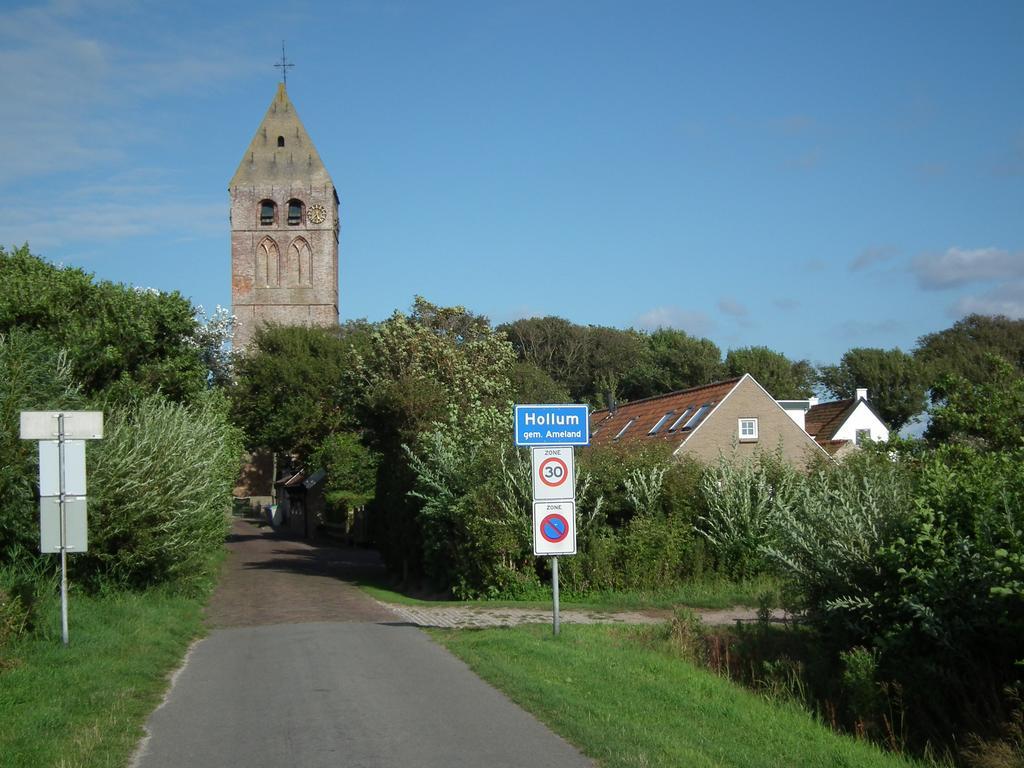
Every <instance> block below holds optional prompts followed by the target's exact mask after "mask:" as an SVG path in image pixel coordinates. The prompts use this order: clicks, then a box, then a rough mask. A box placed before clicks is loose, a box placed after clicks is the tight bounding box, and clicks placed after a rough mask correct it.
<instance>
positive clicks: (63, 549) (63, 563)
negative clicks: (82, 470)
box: [57, 413, 68, 645]
mask: <svg viewBox="0 0 1024 768" xmlns="http://www.w3.org/2000/svg"><path fill="white" fill-rule="evenodd" d="M57 445H58V446H59V451H60V469H59V470H58V472H59V474H60V496H59V498H60V636H61V639H62V640H63V641H64V645H67V644H68V505H67V499H66V498H65V495H64V490H65V488H66V484H65V483H66V481H65V478H64V467H65V464H66V462H65V458H64V414H63V413H61V414H59V415H58V416H57Z"/></svg>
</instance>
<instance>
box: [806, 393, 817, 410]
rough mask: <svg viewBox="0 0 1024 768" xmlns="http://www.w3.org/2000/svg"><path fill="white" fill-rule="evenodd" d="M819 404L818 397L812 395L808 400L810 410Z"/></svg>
mask: <svg viewBox="0 0 1024 768" xmlns="http://www.w3.org/2000/svg"><path fill="white" fill-rule="evenodd" d="M817 404H818V396H817V395H812V396H811V397H809V398H807V407H808V408H813V407H814V406H816V405H817Z"/></svg>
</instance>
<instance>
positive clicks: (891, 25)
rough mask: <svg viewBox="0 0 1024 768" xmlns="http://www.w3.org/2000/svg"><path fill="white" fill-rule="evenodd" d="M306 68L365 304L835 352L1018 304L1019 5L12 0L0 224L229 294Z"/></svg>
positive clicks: (345, 305)
mask: <svg viewBox="0 0 1024 768" xmlns="http://www.w3.org/2000/svg"><path fill="white" fill-rule="evenodd" d="M282 39H283V40H285V41H286V45H287V48H288V57H289V59H291V60H292V61H294V63H295V67H294V69H292V70H291V72H290V74H289V80H288V90H289V94H290V96H291V98H292V100H293V101H294V103H295V105H296V107H297V109H298V112H299V115H300V116H301V118H302V120H303V122H304V124H305V126H306V128H307V130H308V131H309V134H310V136H311V137H312V139H313V141H314V143H315V144H316V145H317V148H318V150H319V152H320V156H321V157H322V159H323V161H324V163H325V164H326V165H327V167H328V170H329V171H330V173H331V175H332V177H333V179H334V182H335V185H336V186H337V188H338V192H339V195H340V197H341V221H342V231H341V266H340V275H341V276H340V283H341V284H340V296H341V307H340V310H341V316H342V318H343V319H348V318H355V317H367V318H369V319H371V320H377V319H381V318H383V317H386V316H387V315H389V314H390V313H391V312H392V311H394V310H395V309H396V308H397V309H407V308H408V307H409V306H410V305H411V303H412V299H413V296H414V295H416V294H420V295H423V296H425V297H426V298H428V299H429V300H431V301H434V302H436V303H441V304H464V305H466V306H468V307H469V308H470V309H472V310H474V311H476V312H479V313H483V314H486V315H487V316H488V317H490V318H491V319H492V320H494V321H495V322H502V321H506V320H512V319H515V318H517V317H525V316H531V315H544V314H556V315H561V316H563V317H566V318H568V319H570V320H573V321H575V322H578V323H593V324H602V325H613V326H618V327H630V326H632V327H637V328H645V329H651V328H654V327H657V326H659V325H661V326H671V327H677V328H682V329H684V330H686V331H688V332H690V333H694V334H697V335H702V336H708V337H710V338H711V339H713V340H714V341H715V342H717V343H718V344H719V345H720V346H721V347H722V348H723V351H724V350H725V349H728V348H731V347H738V346H747V345H751V344H765V345H768V346H770V347H772V348H774V349H778V350H780V351H782V352H785V353H786V354H787V355H790V356H791V357H795V358H806V359H809V360H811V361H812V362H815V363H829V362H835V361H836V360H838V358H839V357H840V356H841V355H842V353H843V352H844V351H845V350H847V349H849V348H850V347H854V346H881V347H892V346H899V347H902V348H904V349H908V348H910V347H911V346H912V345H913V344H914V342H915V340H916V339H917V337H919V336H920V335H921V334H923V333H927V332H930V331H934V330H939V329H942V328H946V327H948V326H949V325H951V324H952V323H953V322H954V321H955V320H957V319H958V318H959V317H961V316H963V315H964V314H965V313H967V312H972V311H977V312H987V313H1003V314H1008V315H1010V316H1013V317H1024V44H1022V41H1024V3H1020V2H985V3H956V4H952V3H949V4H947V3H937V2H925V3H912V2H900V3H891V2H885V3H867V2H861V3H844V4H839V3H820V2H816V3H812V2H807V3H796V2H785V3H773V4H769V3H753V2H751V3H684V2H635V3H626V2H602V1H600V0H596V1H590V2H558V1H557V0H556V1H548V2H510V3H487V2H483V3H481V2H470V1H468V0H467V1H466V2H455V1H452V2H412V1H411V0H410V1H404V0H403V1H396V0H380V1H372V2H371V1H370V0H352V1H350V2H330V3H327V2H316V3H313V2H294V3H289V2H276V3H263V2H259V1H250V2H244V3H242V2H238V3H236V2H218V3H195V4H191V3H163V2H161V3H157V2H117V1H114V0H110V1H104V0H97V1H95V2H91V1H88V0H82V1H81V2H75V1H74V0H66V1H58V2H52V3H19V2H13V3H12V2H11V1H10V0H5V2H4V3H3V16H2V23H0V73H2V77H0V98H2V103H3V104H4V106H5V110H4V112H5V116H4V119H3V120H2V121H0V142H2V145H3V146H4V148H5V151H4V153H3V155H2V159H0V203H2V204H3V207H4V209H5V210H7V211H8V213H9V215H8V216H6V217H3V220H2V221H0V243H3V244H5V245H12V244H20V243H22V242H25V241H28V242H29V244H30V245H31V246H32V250H33V251H34V252H36V253H38V254H40V255H43V256H45V257H47V258H49V259H50V260H52V261H56V262H60V263H64V264H70V265H75V266H79V267H82V268H84V269H86V270H88V271H90V272H93V273H95V274H96V275H97V276H98V277H101V278H106V279H112V280H117V281H122V282H126V283H129V284H133V285H140V286H147V287H156V288H160V289H162V290H175V289H176V290H179V291H181V292H182V293H184V294H186V295H187V296H189V297H190V298H191V299H192V300H193V301H194V302H196V303H197V304H202V305H205V306H206V307H211V308H212V307H213V306H214V305H216V304H222V305H229V304H230V300H231V295H230V282H229V268H230V240H229V231H228V196H227V189H226V188H227V183H228V180H229V179H230V178H231V176H232V174H233V173H234V170H235V168H236V166H237V164H238V162H239V160H240V159H241V157H242V154H243V152H244V151H245V148H246V146H247V145H248V143H249V141H250V139H251V138H252V135H253V134H254V132H255V131H256V128H257V126H258V124H259V122H260V120H261V119H262V116H263V114H264V112H265V111H266V108H267V106H268V105H269V103H270V101H271V99H272V97H273V95H274V90H275V88H276V83H277V81H278V72H277V70H275V69H274V68H273V66H272V65H273V63H274V62H275V61H276V60H277V59H278V58H279V57H280V48H281V41H282Z"/></svg>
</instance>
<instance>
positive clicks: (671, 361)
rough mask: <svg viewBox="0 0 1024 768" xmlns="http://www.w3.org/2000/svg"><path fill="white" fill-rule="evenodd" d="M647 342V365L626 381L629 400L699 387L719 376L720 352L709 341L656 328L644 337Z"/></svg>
mask: <svg viewBox="0 0 1024 768" xmlns="http://www.w3.org/2000/svg"><path fill="white" fill-rule="evenodd" d="M646 342H647V346H648V349H649V358H648V359H649V365H648V366H647V368H646V369H645V370H642V371H638V372H637V374H636V375H634V376H630V377H628V378H627V385H626V394H627V396H628V397H630V398H634V399H635V398H641V397H650V396H652V395H660V394H664V393H666V392H674V391H676V390H680V389H689V388H690V387H699V386H702V385H704V384H710V383H711V382H713V381H715V380H717V379H719V378H721V376H722V373H723V369H722V351H721V350H720V349H719V348H718V346H717V345H716V344H715V343H714V342H713V341H711V340H710V339H698V338H696V337H694V336H690V335H688V334H687V333H686V332H685V331H679V330H675V329H671V328H659V329H658V330H656V331H654V332H652V333H651V334H650V335H649V336H647V337H646ZM641 376H643V379H642V380H641V378H640V377H641Z"/></svg>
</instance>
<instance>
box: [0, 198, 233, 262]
mask: <svg viewBox="0 0 1024 768" xmlns="http://www.w3.org/2000/svg"><path fill="white" fill-rule="evenodd" d="M0 205H3V207H5V208H7V209H8V210H13V209H15V208H17V203H16V202H15V201H0ZM22 212H23V214H24V216H22V217H19V218H18V219H17V220H16V221H13V222H6V221H5V222H2V223H0V243H2V244H5V245H7V244H10V245H14V244H21V243H23V242H26V241H27V242H28V243H29V244H30V245H31V246H32V249H33V251H35V252H36V253H39V252H41V251H43V250H48V249H51V248H56V247H61V246H69V245H76V244H95V243H111V242H115V241H117V240H124V239H128V238H132V237H139V236H141V235H152V236H163V237H167V238H173V239H174V240H175V241H177V240H179V239H180V237H181V234H182V233H183V232H187V233H188V234H190V235H199V236H202V235H217V234H220V233H222V232H223V231H224V229H225V227H226V226H227V224H226V221H227V204H226V203H225V202H224V201H216V202H214V201H212V200H201V199H200V200H183V199H174V198H168V199H167V200H164V201H160V202H157V201H154V202H150V203H134V202H117V201H115V200H101V201H99V202H95V203H84V204H82V205H74V204H70V203H63V204H60V205H55V206H48V207H46V208H25V209H23V211H22ZM183 222H187V226H183Z"/></svg>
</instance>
